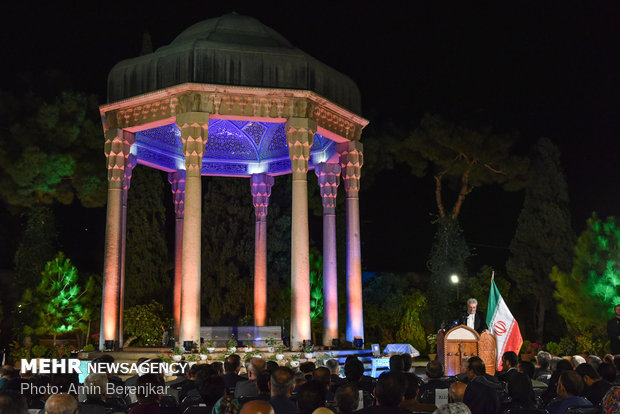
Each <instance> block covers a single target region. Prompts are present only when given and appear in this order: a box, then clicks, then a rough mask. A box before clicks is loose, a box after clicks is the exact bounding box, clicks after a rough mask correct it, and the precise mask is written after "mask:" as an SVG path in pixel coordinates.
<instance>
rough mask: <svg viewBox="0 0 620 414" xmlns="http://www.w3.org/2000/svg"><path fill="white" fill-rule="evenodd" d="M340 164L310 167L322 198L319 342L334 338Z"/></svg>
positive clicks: (336, 330) (329, 342) (326, 342)
mask: <svg viewBox="0 0 620 414" xmlns="http://www.w3.org/2000/svg"><path fill="white" fill-rule="evenodd" d="M340 170H341V169H340V164H337V163H324V162H322V163H320V164H318V165H317V166H316V167H315V168H314V172H315V173H316V176H317V177H318V181H319V187H320V189H321V199H322V201H323V345H324V346H331V344H332V339H338V265H337V262H336V197H337V196H338V185H339V184H340Z"/></svg>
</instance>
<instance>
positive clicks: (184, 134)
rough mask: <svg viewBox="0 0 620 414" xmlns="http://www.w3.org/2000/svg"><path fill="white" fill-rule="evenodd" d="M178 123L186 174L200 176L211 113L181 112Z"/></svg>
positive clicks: (177, 119) (178, 115)
mask: <svg viewBox="0 0 620 414" xmlns="http://www.w3.org/2000/svg"><path fill="white" fill-rule="evenodd" d="M176 123H177V126H178V127H179V129H180V130H181V142H182V143H183V155H184V156H185V169H186V174H187V176H200V175H201V174H200V170H201V169H202V156H203V155H204V152H205V144H206V143H207V139H208V138H209V133H208V131H209V114H208V113H206V112H183V113H179V114H177V118H176Z"/></svg>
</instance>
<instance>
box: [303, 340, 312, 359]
mask: <svg viewBox="0 0 620 414" xmlns="http://www.w3.org/2000/svg"><path fill="white" fill-rule="evenodd" d="M302 350H303V352H304V358H306V359H312V358H313V357H314V345H313V344H312V343H310V342H306V343H304V344H303V346H302Z"/></svg>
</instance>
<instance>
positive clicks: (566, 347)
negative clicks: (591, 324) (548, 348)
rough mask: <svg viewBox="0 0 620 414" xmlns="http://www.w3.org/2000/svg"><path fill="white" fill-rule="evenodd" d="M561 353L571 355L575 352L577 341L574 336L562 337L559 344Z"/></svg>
mask: <svg viewBox="0 0 620 414" xmlns="http://www.w3.org/2000/svg"><path fill="white" fill-rule="evenodd" d="M558 351H559V352H560V354H559V355H566V356H570V355H573V354H574V353H575V341H574V340H573V339H572V338H568V337H566V336H565V337H562V338H561V339H560V343H559V344H558Z"/></svg>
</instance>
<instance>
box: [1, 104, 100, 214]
mask: <svg viewBox="0 0 620 414" xmlns="http://www.w3.org/2000/svg"><path fill="white" fill-rule="evenodd" d="M2 98H3V99H10V100H11V107H13V106H16V107H18V108H19V109H16V110H14V111H12V112H9V111H7V110H6V109H5V110H3V112H2V114H1V115H2V118H3V120H4V122H5V123H7V124H9V125H10V127H9V128H8V129H6V130H3V132H1V133H0V148H1V149H0V171H2V174H0V196H1V197H2V198H4V200H5V201H6V202H7V203H8V204H10V205H14V206H32V205H34V204H40V203H44V204H50V203H52V202H54V201H58V202H60V203H63V204H70V203H71V202H72V201H73V199H74V197H75V196H77V197H78V199H79V200H80V201H81V203H82V205H84V206H85V207H98V206H102V205H104V204H105V201H106V185H105V183H106V171H105V168H101V165H102V163H103V161H104V158H103V154H102V153H101V126H100V121H99V118H98V112H99V111H98V108H97V98H96V97H95V96H94V95H86V94H84V93H79V92H62V93H61V94H60V96H58V97H57V98H56V99H55V100H54V101H53V102H43V101H42V100H40V99H38V98H34V97H32V96H24V97H19V98H17V97H10V96H8V95H6V94H4V95H2ZM0 107H3V106H2V105H0Z"/></svg>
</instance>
